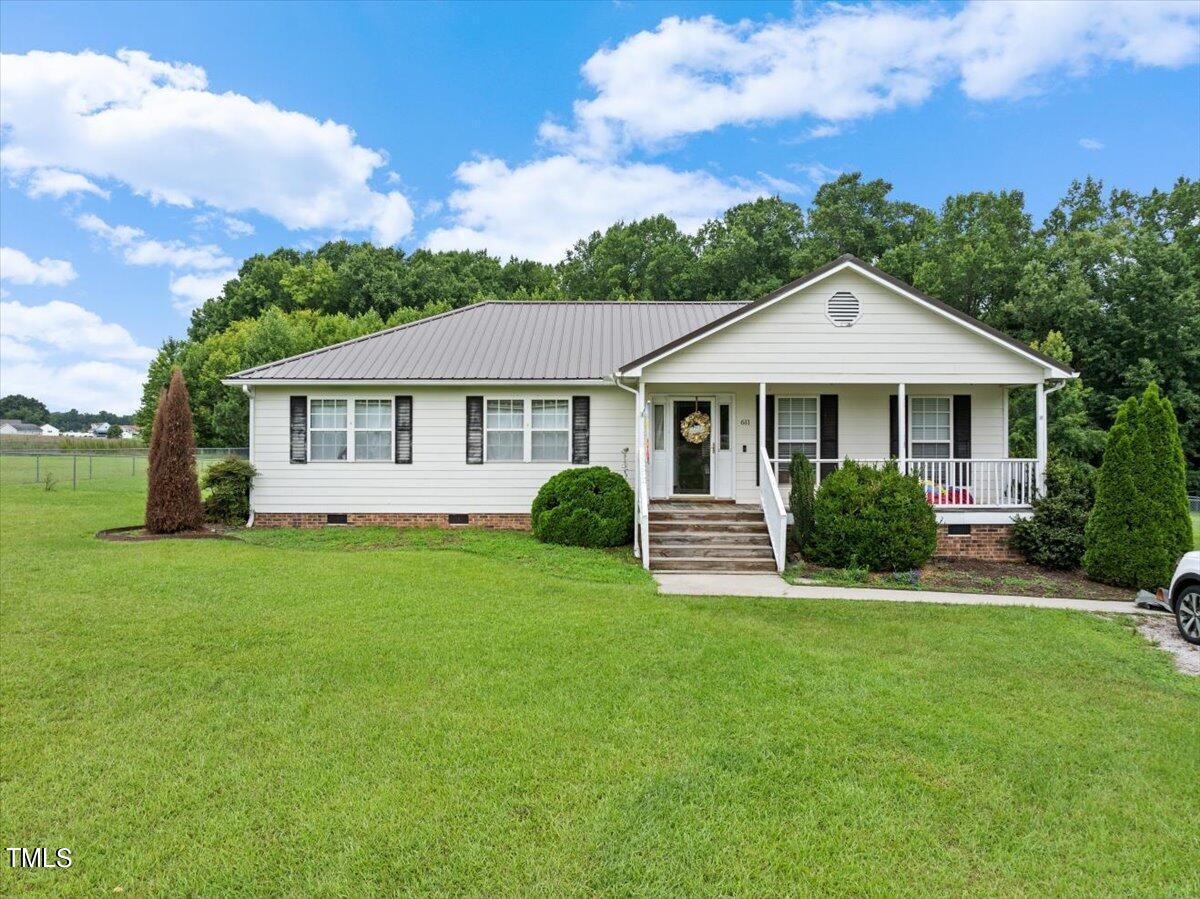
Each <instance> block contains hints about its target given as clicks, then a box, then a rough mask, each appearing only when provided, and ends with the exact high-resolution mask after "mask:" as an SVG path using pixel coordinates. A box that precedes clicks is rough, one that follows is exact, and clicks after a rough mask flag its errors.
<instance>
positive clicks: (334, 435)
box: [308, 400, 349, 462]
mask: <svg viewBox="0 0 1200 899" xmlns="http://www.w3.org/2000/svg"><path fill="white" fill-rule="evenodd" d="M308 458H309V459H311V460H312V461H313V462H345V461H347V459H348V458H349V444H348V443H347V441H346V400H309V404H308Z"/></svg>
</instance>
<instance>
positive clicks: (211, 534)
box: [96, 524, 237, 543]
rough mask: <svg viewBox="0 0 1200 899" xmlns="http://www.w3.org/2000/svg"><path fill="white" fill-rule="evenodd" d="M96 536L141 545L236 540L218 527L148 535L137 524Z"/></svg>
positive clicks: (141, 525)
mask: <svg viewBox="0 0 1200 899" xmlns="http://www.w3.org/2000/svg"><path fill="white" fill-rule="evenodd" d="M96 536H97V537H99V538H100V539H101V540H112V541H113V542H114V543H140V542H142V541H147V540H236V539H237V538H236V537H234V536H233V535H232V534H230V533H229V529H228V528H222V527H218V526H212V527H205V528H203V529H202V530H199V531H180V532H179V533H177V534H148V533H146V526H145V525H144V524H135V525H131V526H129V527H125V528H108V529H107V530H104V531H97V532H96Z"/></svg>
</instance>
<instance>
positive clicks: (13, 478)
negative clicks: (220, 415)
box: [0, 446, 250, 490]
mask: <svg viewBox="0 0 1200 899" xmlns="http://www.w3.org/2000/svg"><path fill="white" fill-rule="evenodd" d="M146 453H147V450H146V448H145V447H130V448H128V449H126V448H124V447H122V448H121V449H120V450H98V451H87V450H63V449H49V448H48V449H44V450H42V449H19V450H18V449H8V448H5V447H0V485H17V484H43V485H46V486H47V489H54V488H61V489H71V490H85V489H87V488H88V487H89V486H93V485H94V486H100V485H104V484H107V485H111V484H112V482H113V481H115V480H118V479H124V480H125V481H128V480H129V479H130V478H137V477H141V478H145V477H146V467H147V466H146ZM249 455H250V451H249V450H248V449H247V448H246V447H244V446H221V447H199V448H197V450H196V469H197V471H200V472H203V471H204V469H205V468H207V467H208V466H209V465H211V464H212V463H213V462H217V461H219V460H221V459H225V458H227V457H229V456H236V457H237V458H239V459H246V458H249Z"/></svg>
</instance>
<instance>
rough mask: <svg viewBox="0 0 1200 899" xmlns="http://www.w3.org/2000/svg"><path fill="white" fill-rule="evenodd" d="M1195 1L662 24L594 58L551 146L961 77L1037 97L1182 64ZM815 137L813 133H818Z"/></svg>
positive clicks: (931, 86) (590, 145)
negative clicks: (1097, 78)
mask: <svg viewBox="0 0 1200 899" xmlns="http://www.w3.org/2000/svg"><path fill="white" fill-rule="evenodd" d="M1198 48H1200V4H1196V3H1195V2H1191V0H1182V2H1169V0H1161V2H1149V0H1147V2H1115V0H1114V2H1107V3H1079V2H1050V0H1043V2H999V0H993V2H978V0H976V2H970V3H967V4H966V5H965V6H964V7H962V8H959V9H955V10H953V11H949V10H948V8H947V7H944V6H940V5H933V4H919V5H917V4H912V5H902V4H886V3H875V4H871V5H864V6H845V5H840V4H833V5H830V6H828V7H823V8H819V9H818V10H817V12H815V13H813V14H804V13H803V12H801V13H800V14H798V15H797V17H796V18H794V19H791V20H783V21H768V22H765V23H755V22H749V21H742V22H738V23H736V24H729V23H726V22H722V21H720V20H719V19H716V18H713V17H711V16H704V17H701V18H698V19H680V18H677V17H671V18H667V19H664V20H663V21H662V22H660V23H659V25H658V27H657V28H656V29H654V30H653V31H642V32H639V33H638V34H635V35H633V36H632V37H629V38H627V39H625V40H624V41H622V42H621V43H620V44H618V45H617V46H616V47H613V48H611V49H603V50H600V51H598V52H597V53H595V54H594V55H593V56H592V57H591V58H590V59H589V60H588V61H587V62H586V63H585V64H584V66H583V75H584V78H585V79H586V80H587V82H588V83H589V84H590V85H591V86H592V88H593V89H594V90H595V96H594V97H593V98H592V99H587V100H580V101H578V102H576V103H575V106H574V114H575V115H574V122H573V125H572V126H571V127H564V126H563V125H561V124H557V123H553V122H547V123H545V124H543V126H542V128H541V132H540V133H541V137H542V139H543V140H544V141H547V142H550V143H553V144H558V145H561V146H565V147H568V148H571V150H572V151H573V152H575V153H579V154H588V155H591V156H610V155H613V154H615V153H619V152H622V151H624V150H626V149H628V148H629V147H630V146H632V145H641V146H649V147H653V146H656V145H662V144H666V143H669V142H671V141H674V140H677V139H679V138H681V137H684V136H686V135H689V134H694V133H698V132H704V131H711V130H714V129H716V128H719V127H722V126H724V125H748V124H754V123H758V122H770V121H779V120H783V119H788V118H795V117H801V116H811V117H814V118H817V119H820V120H821V121H822V122H823V124H822V125H818V126H817V128H815V129H814V132H817V131H819V130H820V129H829V128H832V127H836V126H837V124H838V123H841V122H846V121H850V120H853V119H858V118H862V117H865V116H870V115H874V114H876V113H880V112H885V111H888V110H893V109H896V108H898V107H901V106H905V105H914V104H919V103H922V102H924V101H925V100H926V99H928V98H929V96H930V95H931V94H932V93H933V92H934V91H935V90H936V89H938V88H940V87H943V86H945V85H947V84H950V83H957V84H958V85H959V87H960V89H961V90H962V91H963V93H964V94H966V96H967V97H969V98H971V99H973V100H998V99H1004V98H1014V97H1020V96H1023V95H1026V94H1029V93H1032V92H1035V91H1037V90H1039V89H1041V88H1042V87H1044V86H1045V84H1046V83H1047V82H1048V81H1049V80H1050V79H1051V78H1053V77H1081V76H1083V75H1086V74H1087V73H1088V72H1090V71H1092V70H1093V69H1095V68H1096V67H1098V66H1101V65H1105V64H1112V63H1126V64H1131V65H1135V66H1172V67H1176V66H1182V65H1185V64H1188V63H1192V62H1194V61H1195V60H1196V59H1197V57H1198V56H1200V49H1198ZM813 136H819V135H818V134H816V133H814V134H813Z"/></svg>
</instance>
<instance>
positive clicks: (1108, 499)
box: [1083, 384, 1192, 590]
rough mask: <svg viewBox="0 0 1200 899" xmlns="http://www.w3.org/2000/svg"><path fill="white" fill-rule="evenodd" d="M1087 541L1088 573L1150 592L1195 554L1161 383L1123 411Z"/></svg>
mask: <svg viewBox="0 0 1200 899" xmlns="http://www.w3.org/2000/svg"><path fill="white" fill-rule="evenodd" d="M1084 544H1085V547H1086V549H1085V551H1084V555H1083V567H1084V570H1086V571H1087V573H1088V575H1089V576H1091V577H1093V578H1095V579H1096V580H1098V581H1103V582H1104V583H1107V584H1113V585H1115V586H1118V587H1140V588H1144V589H1147V590H1153V589H1154V588H1155V587H1160V586H1163V585H1164V584H1166V583H1168V582H1169V580H1170V578H1171V572H1172V570H1173V569H1174V567H1175V564H1176V562H1178V560H1179V557H1180V556H1181V555H1183V553H1185V552H1187V551H1188V550H1189V549H1191V545H1192V538H1191V522H1190V519H1189V517H1188V507H1187V491H1186V487H1185V473H1184V465H1183V449H1182V446H1181V444H1180V440H1179V423H1178V422H1177V421H1176V419H1175V411H1174V409H1173V408H1172V407H1171V404H1170V402H1169V401H1168V400H1167V399H1165V398H1164V397H1162V396H1160V395H1159V392H1158V387H1157V385H1154V384H1151V385H1150V386H1149V387H1147V388H1146V391H1145V393H1143V394H1142V396H1141V397H1140V398H1139V397H1136V396H1133V397H1130V398H1129V399H1127V400H1126V401H1125V402H1124V403H1123V404H1122V405H1121V408H1120V409H1119V410H1118V412H1117V417H1116V420H1115V421H1114V422H1113V426H1112V428H1111V429H1110V430H1109V432H1108V442H1107V444H1106V445H1105V447H1104V461H1103V463H1102V464H1101V466H1100V472H1099V474H1098V475H1097V477H1096V503H1095V505H1094V506H1093V507H1092V513H1091V515H1090V516H1089V517H1088V522H1087V528H1086V530H1085V531H1084Z"/></svg>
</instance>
